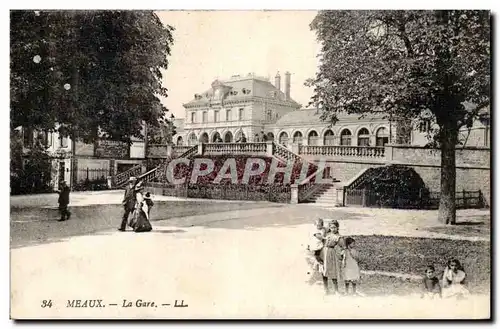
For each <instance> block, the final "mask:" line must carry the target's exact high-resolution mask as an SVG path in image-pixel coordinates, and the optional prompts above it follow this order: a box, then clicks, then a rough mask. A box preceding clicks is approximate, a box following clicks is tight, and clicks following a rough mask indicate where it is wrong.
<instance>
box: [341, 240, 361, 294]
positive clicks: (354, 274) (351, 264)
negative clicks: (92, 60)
mask: <svg viewBox="0 0 500 329" xmlns="http://www.w3.org/2000/svg"><path fill="white" fill-rule="evenodd" d="M354 248H355V241H354V239H353V238H351V237H348V238H346V239H345V249H344V250H342V265H343V266H342V269H343V273H342V274H343V277H344V281H345V291H346V294H349V284H351V287H352V294H353V295H355V294H356V284H357V283H358V281H359V278H360V271H359V266H358V252H357V251H356V249H354Z"/></svg>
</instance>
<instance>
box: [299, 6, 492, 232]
mask: <svg viewBox="0 0 500 329" xmlns="http://www.w3.org/2000/svg"><path fill="white" fill-rule="evenodd" d="M311 28H312V29H313V30H314V31H316V33H317V37H318V40H319V41H320V42H321V43H322V50H321V54H320V59H321V62H320V66H319V70H318V72H317V74H316V77H315V78H314V79H311V80H309V81H308V82H307V83H306V84H307V85H309V86H313V87H314V95H313V97H312V100H311V103H312V104H314V105H315V106H317V107H319V108H320V109H321V110H322V118H323V119H325V120H328V121H331V122H333V123H335V122H336V121H337V114H338V113H339V112H341V111H346V112H348V113H357V114H360V115H366V114H369V113H380V112H382V113H385V114H386V115H387V116H389V115H391V116H395V117H398V118H407V119H415V118H418V117H419V116H420V115H421V114H422V113H423V112H424V111H430V113H431V114H432V115H433V117H434V118H435V120H436V123H437V124H438V126H439V129H438V131H436V135H435V140H436V141H437V143H438V144H439V146H440V147H441V149H442V153H441V154H442V177H441V190H442V199H441V201H442V205H441V206H442V207H440V217H443V218H444V217H445V219H444V221H446V222H450V221H451V222H454V218H455V217H454V216H455V206H454V200H455V198H454V193H455V145H456V144H457V143H458V132H459V129H460V127H463V126H468V127H470V126H471V125H472V122H473V121H474V119H476V118H477V117H478V112H479V110H481V109H482V108H484V107H485V106H488V105H489V102H490V13H489V12H488V11H468V10H451V11H450V10H448V11H322V12H320V13H319V14H318V15H317V16H316V17H315V19H314V20H313V22H312V23H311ZM443 200H444V201H443ZM444 210H447V211H446V212H445V211H444ZM442 214H443V215H442Z"/></svg>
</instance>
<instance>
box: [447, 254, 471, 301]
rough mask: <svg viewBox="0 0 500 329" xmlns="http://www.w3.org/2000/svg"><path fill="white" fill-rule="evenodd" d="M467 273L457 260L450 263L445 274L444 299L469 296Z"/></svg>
mask: <svg viewBox="0 0 500 329" xmlns="http://www.w3.org/2000/svg"><path fill="white" fill-rule="evenodd" d="M465 277H466V274H465V271H464V268H463V267H462V265H461V264H460V262H459V261H458V260H457V259H451V260H450V261H448V265H447V266H446V268H445V270H444V273H443V297H444V298H449V297H458V298H463V297H466V296H467V295H469V291H468V290H467V288H466V287H465Z"/></svg>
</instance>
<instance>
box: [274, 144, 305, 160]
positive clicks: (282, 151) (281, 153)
mask: <svg viewBox="0 0 500 329" xmlns="http://www.w3.org/2000/svg"><path fill="white" fill-rule="evenodd" d="M273 155H275V156H278V157H279V158H280V159H281V160H283V161H289V160H300V161H301V162H308V161H307V160H305V159H303V158H302V157H301V156H300V155H298V154H296V153H294V152H292V151H290V150H289V149H287V148H286V147H285V146H283V145H281V144H278V143H276V142H273Z"/></svg>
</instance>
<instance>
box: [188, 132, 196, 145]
mask: <svg viewBox="0 0 500 329" xmlns="http://www.w3.org/2000/svg"><path fill="white" fill-rule="evenodd" d="M196 144H198V138H197V137H196V134H195V133H194V132H192V133H190V134H189V137H188V145H196Z"/></svg>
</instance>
